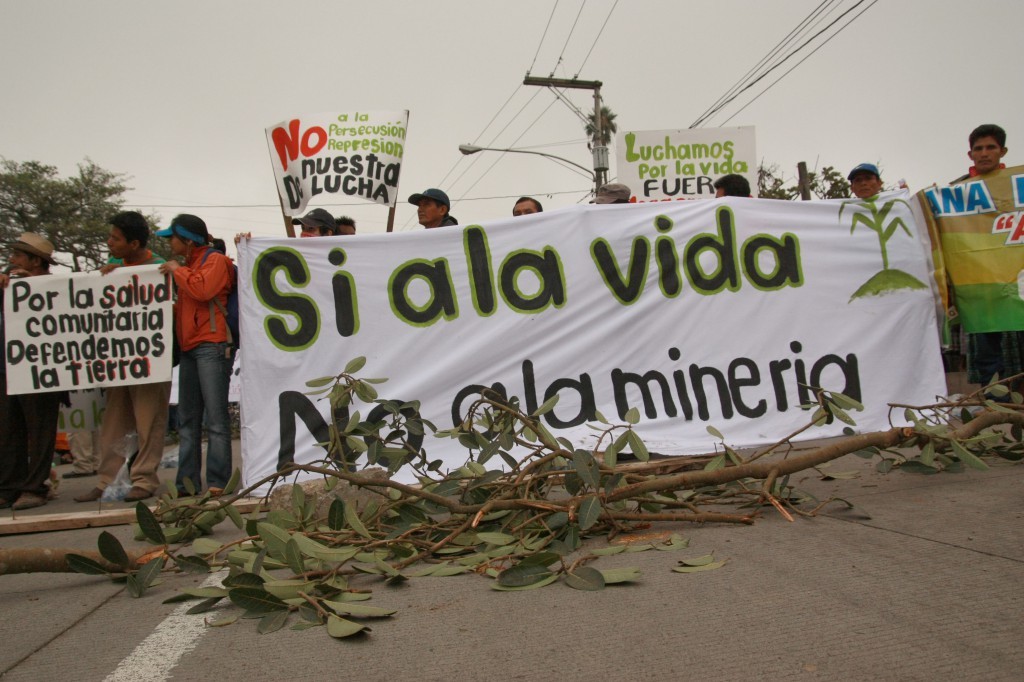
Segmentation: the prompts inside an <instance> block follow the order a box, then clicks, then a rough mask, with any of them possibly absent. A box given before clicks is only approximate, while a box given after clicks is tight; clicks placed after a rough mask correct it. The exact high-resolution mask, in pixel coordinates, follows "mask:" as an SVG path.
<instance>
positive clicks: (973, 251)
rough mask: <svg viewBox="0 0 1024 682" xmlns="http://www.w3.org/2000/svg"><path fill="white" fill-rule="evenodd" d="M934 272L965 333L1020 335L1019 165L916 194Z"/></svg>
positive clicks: (1023, 172) (1023, 233)
mask: <svg viewBox="0 0 1024 682" xmlns="http://www.w3.org/2000/svg"><path fill="white" fill-rule="evenodd" d="M919 197H920V198H921V204H922V206H923V207H924V209H925V211H924V213H925V219H926V221H927V225H928V231H929V234H930V235H931V237H932V245H933V248H934V253H933V256H934V258H935V261H936V265H937V268H940V269H942V270H944V271H945V272H946V273H947V274H948V279H949V281H950V283H951V284H952V294H953V296H952V300H950V297H949V293H948V292H943V293H944V294H945V300H946V301H947V303H950V302H951V303H952V305H955V307H956V311H957V313H958V314H959V318H960V321H961V323H962V324H963V327H964V329H965V330H966V331H968V332H970V333H979V332H997V331H1019V330H1024V166H1014V167H1012V168H1005V169H1002V170H998V171H996V172H994V173H988V174H986V175H984V176H979V177H977V178H971V179H968V180H966V181H964V182H962V183H957V184H954V185H949V186H947V187H929V188H928V189H925V190H923V191H922V192H920V193H919Z"/></svg>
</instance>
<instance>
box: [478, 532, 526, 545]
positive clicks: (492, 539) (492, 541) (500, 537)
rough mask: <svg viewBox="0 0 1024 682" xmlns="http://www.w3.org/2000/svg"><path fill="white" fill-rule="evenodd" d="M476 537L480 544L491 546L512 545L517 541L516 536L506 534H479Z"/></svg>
mask: <svg viewBox="0 0 1024 682" xmlns="http://www.w3.org/2000/svg"><path fill="white" fill-rule="evenodd" d="M476 537H477V540H478V541H479V542H486V543H487V544H489V545H510V544H512V543H513V542H515V541H516V540H517V538H516V536H514V535H507V534H505V533H477V534H476Z"/></svg>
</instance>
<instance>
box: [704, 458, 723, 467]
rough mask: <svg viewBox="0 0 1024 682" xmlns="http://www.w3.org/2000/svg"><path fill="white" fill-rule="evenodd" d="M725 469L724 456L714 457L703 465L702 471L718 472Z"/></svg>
mask: <svg viewBox="0 0 1024 682" xmlns="http://www.w3.org/2000/svg"><path fill="white" fill-rule="evenodd" d="M724 467H725V455H716V456H715V457H712V458H711V459H710V460H709V461H708V463H707V464H705V465H704V471H718V470H719V469H722V468H724Z"/></svg>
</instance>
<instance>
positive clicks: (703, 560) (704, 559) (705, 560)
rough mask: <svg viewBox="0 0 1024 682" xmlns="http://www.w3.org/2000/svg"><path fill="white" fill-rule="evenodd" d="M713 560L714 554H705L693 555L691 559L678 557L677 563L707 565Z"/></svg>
mask: <svg viewBox="0 0 1024 682" xmlns="http://www.w3.org/2000/svg"><path fill="white" fill-rule="evenodd" d="M714 560H715V555H714V554H705V555H704V556H699V557H694V558H692V559H680V560H679V563H680V564H681V565H683V566H707V565H708V564H710V563H712V562H713V561H714Z"/></svg>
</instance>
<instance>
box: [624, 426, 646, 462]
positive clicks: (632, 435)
mask: <svg viewBox="0 0 1024 682" xmlns="http://www.w3.org/2000/svg"><path fill="white" fill-rule="evenodd" d="M628 433H629V436H628V438H629V449H630V450H632V451H633V455H634V456H635V457H636V458H637V459H638V460H640V461H641V462H646V461H648V460H650V459H651V455H650V453H649V452H647V446H646V445H644V441H643V440H642V439H641V438H640V434H638V433H637V432H636V431H629V432H628Z"/></svg>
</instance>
